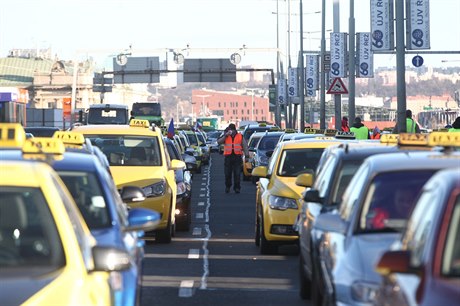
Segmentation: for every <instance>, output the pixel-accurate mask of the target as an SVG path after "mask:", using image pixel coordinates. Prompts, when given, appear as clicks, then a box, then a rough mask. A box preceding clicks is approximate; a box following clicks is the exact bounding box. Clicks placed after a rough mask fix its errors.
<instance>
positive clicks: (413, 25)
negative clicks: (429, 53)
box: [406, 0, 430, 50]
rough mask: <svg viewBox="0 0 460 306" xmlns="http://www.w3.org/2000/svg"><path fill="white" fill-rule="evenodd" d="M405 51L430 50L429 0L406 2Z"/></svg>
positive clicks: (410, 0) (407, 0) (409, 0)
mask: <svg viewBox="0 0 460 306" xmlns="http://www.w3.org/2000/svg"><path fill="white" fill-rule="evenodd" d="M406 31H407V33H406V49H407V50H420V49H430V0H406Z"/></svg>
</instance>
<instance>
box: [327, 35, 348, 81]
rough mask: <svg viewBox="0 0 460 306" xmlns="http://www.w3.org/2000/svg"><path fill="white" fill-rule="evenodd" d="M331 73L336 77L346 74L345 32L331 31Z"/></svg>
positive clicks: (342, 76)
mask: <svg viewBox="0 0 460 306" xmlns="http://www.w3.org/2000/svg"><path fill="white" fill-rule="evenodd" d="M330 43H331V48H330V50H331V74H332V75H333V76H334V77H336V78H344V77H346V76H347V70H348V69H347V67H346V65H345V63H346V56H347V50H348V49H347V33H339V32H333V33H331V41H330Z"/></svg>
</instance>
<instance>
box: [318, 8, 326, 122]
mask: <svg viewBox="0 0 460 306" xmlns="http://www.w3.org/2000/svg"><path fill="white" fill-rule="evenodd" d="M321 6H322V7H321V86H320V87H321V89H320V90H321V92H320V116H319V117H320V119H319V120H320V128H321V129H325V128H326V88H325V87H326V72H325V71H324V59H325V57H326V0H322V5H321Z"/></svg>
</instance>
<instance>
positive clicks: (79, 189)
mask: <svg viewBox="0 0 460 306" xmlns="http://www.w3.org/2000/svg"><path fill="white" fill-rule="evenodd" d="M58 174H59V176H60V177H61V179H62V181H63V182H64V183H65V185H66V187H67V189H68V190H69V191H70V193H71V194H72V197H73V199H74V200H75V203H77V207H78V209H79V210H80V213H81V215H82V216H83V218H84V219H85V222H86V224H87V225H88V227H89V229H90V230H92V229H97V228H105V227H110V225H111V218H110V215H109V211H108V208H107V203H106V201H105V198H104V195H103V193H102V189H101V186H100V184H99V182H98V180H97V178H96V176H95V175H94V174H93V173H88V172H80V171H58Z"/></svg>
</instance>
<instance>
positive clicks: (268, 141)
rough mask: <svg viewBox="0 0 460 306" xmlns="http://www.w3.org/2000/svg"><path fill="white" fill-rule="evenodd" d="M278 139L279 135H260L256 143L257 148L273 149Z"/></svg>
mask: <svg viewBox="0 0 460 306" xmlns="http://www.w3.org/2000/svg"><path fill="white" fill-rule="evenodd" d="M279 139H280V136H265V137H262V138H261V139H260V140H259V142H258V144H257V150H264V151H270V150H274V149H275V147H276V144H277V143H278V140H279Z"/></svg>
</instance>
